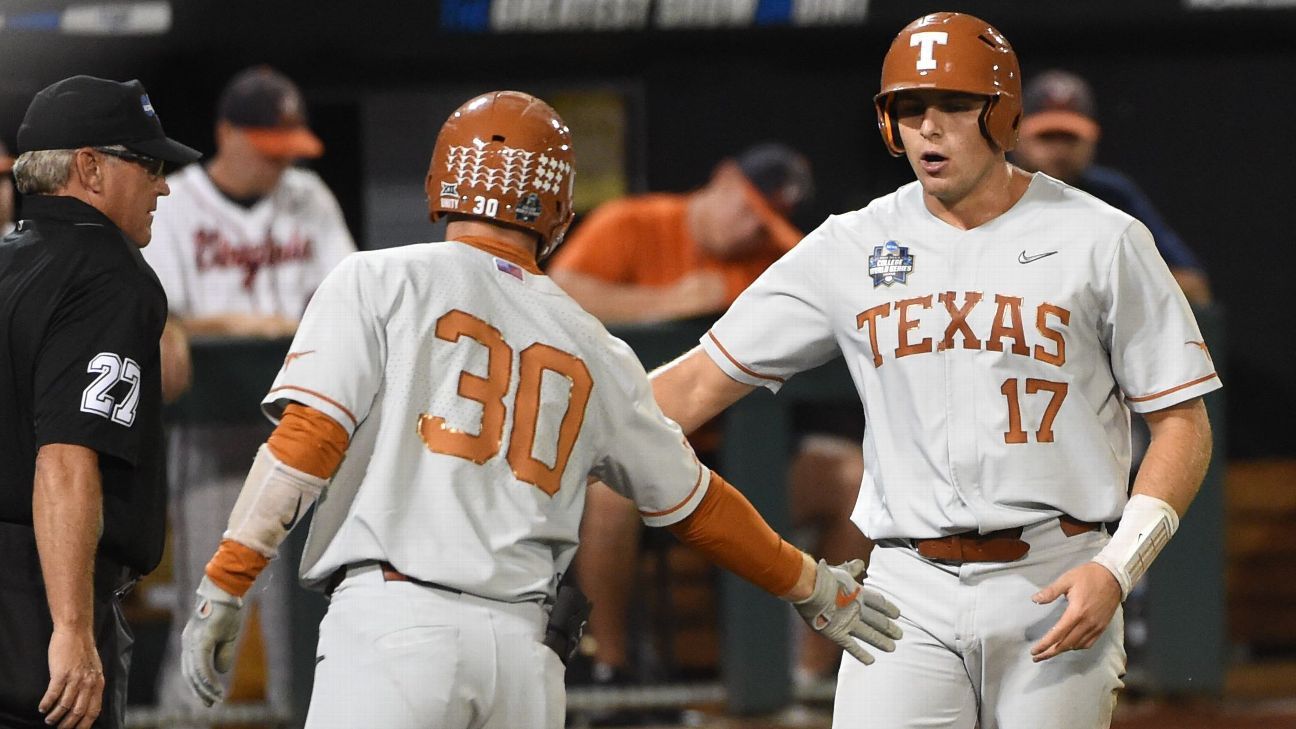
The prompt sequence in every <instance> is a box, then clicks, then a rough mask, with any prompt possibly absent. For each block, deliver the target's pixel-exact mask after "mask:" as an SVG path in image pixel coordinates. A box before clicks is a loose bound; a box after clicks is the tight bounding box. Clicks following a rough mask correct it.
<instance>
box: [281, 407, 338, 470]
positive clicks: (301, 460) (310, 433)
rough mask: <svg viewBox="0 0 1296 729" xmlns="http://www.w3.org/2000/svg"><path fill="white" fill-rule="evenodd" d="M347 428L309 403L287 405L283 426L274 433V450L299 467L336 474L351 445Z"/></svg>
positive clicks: (283, 458) (294, 466)
mask: <svg viewBox="0 0 1296 729" xmlns="http://www.w3.org/2000/svg"><path fill="white" fill-rule="evenodd" d="M348 440H349V439H348V438H347V434H346V430H344V429H343V428H342V426H341V425H339V424H338V422H337V421H336V420H334V419H333V418H330V417H329V416H328V415H325V414H324V413H322V412H320V411H318V410H316V409H315V408H312V407H308V406H306V405H299V404H297V403H292V404H291V405H289V406H288V407H286V408H284V414H283V417H282V418H280V420H279V426H278V427H276V428H275V429H274V432H273V433H271V434H270V440H268V441H266V446H268V447H269V448H270V452H271V453H273V454H274V457H275V458H278V459H279V460H280V462H282V463H285V464H287V465H289V466H292V467H293V468H295V469H297V470H298V471H304V472H306V473H309V474H310V475H312V476H315V477H317V478H332V477H333V474H334V473H335V472H336V471H337V468H338V466H340V465H341V464H342V458H343V457H344V456H345V455H346V448H347V441H348Z"/></svg>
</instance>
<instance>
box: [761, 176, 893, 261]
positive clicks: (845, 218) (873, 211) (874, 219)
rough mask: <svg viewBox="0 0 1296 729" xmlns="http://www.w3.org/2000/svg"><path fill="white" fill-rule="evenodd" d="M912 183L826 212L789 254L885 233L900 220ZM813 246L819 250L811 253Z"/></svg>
mask: <svg viewBox="0 0 1296 729" xmlns="http://www.w3.org/2000/svg"><path fill="white" fill-rule="evenodd" d="M916 184H917V183H911V184H910V185H905V186H904V187H901V188H900V189H899V190H896V191H895V192H892V193H890V194H887V195H883V196H881V197H878V198H874V199H873V200H872V201H870V202H869V203H868V204H867V205H865V206H864V207H862V208H857V209H855V210H849V211H846V212H842V213H835V214H833V215H829V216H828V217H827V218H826V219H825V220H824V222H822V223H820V224H819V227H817V228H815V229H814V230H813V231H811V232H810V234H809V235H807V236H806V237H805V239H804V240H802V241H801V242H800V243H798V244H797V246H796V247H795V248H793V249H792V251H791V252H790V254H789V255H791V253H797V255H798V256H801V257H805V256H815V255H822V251H823V249H824V248H832V247H842V246H845V247H851V246H855V245H857V244H858V241H859V240H862V239H868V240H872V239H873V238H875V237H877V236H878V235H885V234H886V231H887V230H889V229H891V228H893V227H894V226H895V225H896V224H897V222H898V221H902V220H903V219H904V214H905V213H904V208H905V204H906V201H905V199H904V197H905V195H906V194H907V193H908V192H909V190H908V188H910V187H912V186H913V185H916ZM816 249H818V250H819V251H820V253H815V252H814V251H815V250H816ZM788 257H789V256H784V258H788Z"/></svg>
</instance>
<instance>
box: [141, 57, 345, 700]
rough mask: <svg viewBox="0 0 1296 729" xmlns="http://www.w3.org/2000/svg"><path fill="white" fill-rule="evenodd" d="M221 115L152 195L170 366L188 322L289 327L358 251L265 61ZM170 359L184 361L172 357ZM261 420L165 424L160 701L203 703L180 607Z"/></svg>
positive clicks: (275, 676) (281, 643)
mask: <svg viewBox="0 0 1296 729" xmlns="http://www.w3.org/2000/svg"><path fill="white" fill-rule="evenodd" d="M218 116H219V120H218V121H217V124H216V147H217V150H216V154H215V155H214V156H213V157H212V158H211V160H210V161H208V162H207V163H206V164H203V165H189V166H188V167H185V168H184V169H182V170H180V171H179V172H177V173H176V174H173V175H171V176H170V177H169V178H168V180H167V182H168V184H170V186H171V196H170V197H169V198H166V199H165V201H164V202H162V203H160V204H159V205H158V209H157V216H156V219H155V221H154V236H153V245H151V246H149V248H148V249H147V251H146V253H145V258H147V259H148V261H149V263H150V264H152V266H153V268H154V269H155V270H156V271H157V274H158V278H159V279H160V280H161V281H162V284H163V286H165V287H166V292H167V298H168V301H169V303H170V313H171V319H170V320H169V321H168V325H167V327H166V330H165V333H164V336H163V340H162V346H163V366H164V368H169V369H164V375H166V374H167V373H169V372H172V371H175V370H183V369H184V368H185V367H187V357H188V344H187V339H186V335H198V336H209V337H248V336H264V337H288V336H291V335H292V333H293V331H295V329H296V327H297V322H298V320H299V319H300V318H301V315H302V312H303V311H304V310H305V308H306V301H307V299H309V298H310V295H311V293H312V292H313V291H314V290H315V288H316V287H317V286H319V284H320V282H321V281H323V280H324V276H325V275H326V274H327V273H328V272H329V271H330V270H332V269H333V267H334V266H336V265H337V264H338V263H339V262H340V261H341V260H342V259H343V258H345V257H346V255H347V254H349V253H352V252H354V251H355V243H354V242H353V241H352V239H351V234H350V233H349V232H348V231H347V227H346V223H345V222H344V220H343V218H342V212H341V209H340V208H339V206H338V203H337V201H336V200H335V199H334V197H333V195H332V193H330V192H329V190H328V188H327V187H326V186H325V185H324V182H323V181H322V180H320V178H319V176H318V175H316V174H315V173H314V172H312V171H310V170H307V169H302V168H299V167H296V166H294V162H296V161H297V160H299V159H303V158H315V157H319V156H320V155H321V154H322V153H323V145H322V143H321V142H320V140H319V138H317V137H316V136H315V135H314V134H313V133H312V132H311V130H310V128H309V127H308V126H307V119H306V115H305V104H304V102H303V100H302V97H301V92H300V91H299V90H298V88H297V86H296V84H294V83H293V82H292V81H291V80H290V79H288V78H287V77H285V76H284V75H282V74H280V73H278V72H277V71H274V70H272V69H270V68H267V67H264V66H256V67H253V68H249V69H247V70H245V71H243V72H241V73H239V74H236V75H235V76H234V77H233V78H232V79H231V80H230V82H229V83H228V84H227V85H226V87H225V89H224V90H223V92H222V93H221V97H220V100H219V102H218ZM178 359H179V360H181V362H182V365H181V366H175V365H176V361H177V360H178ZM229 366H230V367H237V366H238V364H237V363H236V362H230V363H229ZM167 382H168V381H167V378H166V377H165V376H164V379H163V386H164V389H171V390H175V389H178V388H176V387H173V388H167ZM267 431H268V428H266V427H265V425H264V424H263V423H253V424H250V425H249V424H226V423H185V424H181V425H179V426H177V427H174V428H172V429H171V432H170V436H171V438H170V463H169V476H170V482H171V487H172V494H171V497H172V504H173V507H172V510H171V511H172V513H171V526H172V529H171V534H172V539H173V544H174V553H175V571H174V574H175V580H174V582H175V586H176V592H177V603H176V605H175V607H174V614H175V615H176V616H177V619H176V620H173V621H172V631H171V634H170V636H169V639H168V644H167V651H166V654H165V656H164V659H163V662H164V665H163V669H162V671H161V672H160V673H159V690H158V693H159V703H160V705H161V706H163V707H165V708H168V709H181V708H188V709H198V708H200V705H199V704H197V703H196V702H195V701H193V697H192V696H191V694H190V692H189V691H188V689H187V688H186V687H185V685H184V683H183V682H182V681H180V680H179V677H180V672H179V665H180V629H181V627H182V626H183V624H184V620H183V617H181V616H187V615H188V613H189V608H190V602H189V595H190V594H192V592H193V590H194V588H196V587H197V586H198V581H199V580H200V579H201V578H202V571H203V566H204V565H205V564H206V562H207V559H208V558H209V557H210V556H211V551H212V550H213V549H214V548H215V547H216V545H217V544H218V543H219V542H220V538H221V533H222V532H223V530H224V527H225V516H226V515H227V514H228V513H229V510H230V509H231V508H232V507H233V505H234V501H235V499H237V498H238V493H239V489H240V488H241V486H242V484H243V476H244V475H245V472H244V471H243V469H244V468H246V463H245V462H244V460H243V458H244V455H245V454H246V453H248V452H251V451H253V450H255V449H256V447H257V445H258V444H259V443H261V442H262V441H264V440H265V437H266V433H267ZM274 572H275V574H272V575H269V576H268V579H265V580H262V583H261V587H260V589H259V590H258V591H257V594H256V595H254V597H256V598H257V599H258V600H259V602H260V607H261V613H260V616H261V627H262V636H263V638H264V644H265V655H266V663H267V671H266V676H267V683H268V686H267V695H268V696H269V698H270V701H271V702H272V703H273V704H275V706H276V708H284V709H286V702H287V698H288V696H289V694H290V687H291V685H292V680H291V678H292V677H291V674H290V671H291V667H292V661H291V656H290V654H289V648H290V645H291V642H290V640H289V638H290V633H291V625H290V623H289V616H288V607H287V606H288V599H287V595H288V589H289V585H290V584H291V579H290V576H289V574H288V573H287V572H286V571H285V572H283V574H278V573H279V570H278V569H276V570H275V571H274ZM262 597H264V598H265V599H261V598H262Z"/></svg>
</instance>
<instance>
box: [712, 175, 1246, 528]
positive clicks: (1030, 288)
mask: <svg viewBox="0 0 1296 729" xmlns="http://www.w3.org/2000/svg"><path fill="white" fill-rule="evenodd" d="M702 343H703V346H704V347H705V349H706V351H707V353H708V354H709V355H710V356H711V358H712V359H713V360H714V361H715V362H716V364H717V365H718V366H719V367H721V369H723V370H724V371H725V372H726V373H728V374H729V376H731V377H733V378H734V379H736V380H739V381H741V382H745V383H748V384H751V385H762V386H765V387H768V388H769V389H771V390H774V391H777V390H778V389H779V387H780V386H781V385H782V384H783V383H784V382H785V381H786V380H787V379H788V378H789V377H791V376H793V375H794V374H796V373H797V372H800V371H802V370H806V369H809V368H812V367H815V366H818V365H820V364H822V363H824V362H826V361H828V360H829V359H831V358H833V357H834V356H835V355H837V354H838V352H839V351H840V352H841V353H843V354H844V355H845V360H846V365H847V367H848V368H849V370H850V373H851V377H852V378H853V379H854V382H855V386H856V389H857V390H858V392H859V396H860V400H861V401H862V403H863V405H864V412H865V417H866V420H867V423H868V427H867V429H866V432H865V435H864V444H863V445H864V459H865V475H864V481H863V484H862V486H861V489H860V494H859V500H858V501H857V503H856V506H855V511H854V513H853V516H852V519H853V521H854V522H855V523H856V524H857V525H858V526H859V527H860V529H862V530H863V531H864V533H865V534H868V535H869V536H870V537H872V538H873V539H884V538H890V537H900V538H928V537H937V536H942V535H945V534H950V533H955V532H961V531H968V530H979V531H981V532H983V533H984V532H989V531H993V530H997V529H1006V528H1011V527H1018V526H1024V525H1028V524H1032V523H1036V522H1038V521H1040V520H1041V519H1045V518H1048V517H1050V516H1056V515H1058V514H1059V513H1065V514H1068V515H1070V516H1072V517H1075V518H1077V519H1081V520H1085V521H1112V520H1114V519H1116V518H1118V517H1119V516H1120V514H1121V510H1122V509H1123V508H1124V504H1125V500H1126V488H1127V484H1128V478H1129V468H1130V423H1129V418H1130V415H1129V412H1130V411H1131V410H1133V411H1135V412H1140V413H1142V412H1150V411H1154V410H1159V409H1162V408H1165V407H1168V406H1171V405H1174V404H1176V403H1179V402H1182V401H1185V400H1187V399H1189V398H1193V397H1197V396H1199V395H1203V394H1205V393H1207V392H1210V391H1211V390H1214V389H1216V388H1218V387H1220V381H1219V378H1218V377H1217V375H1216V373H1215V369H1214V366H1213V365H1212V363H1211V359H1210V355H1209V354H1208V352H1207V350H1206V345H1205V344H1204V343H1203V342H1202V337H1201V334H1200V332H1199V331H1198V328H1197V323H1196V320H1195V319H1194V318H1193V315H1192V312H1191V310H1190V309H1189V307H1188V304H1187V302H1186V300H1185V299H1184V297H1183V294H1182V293H1181V292H1180V290H1179V287H1178V286H1177V285H1176V284H1175V281H1174V279H1173V278H1172V277H1171V275H1170V272H1169V269H1168V268H1167V267H1166V264H1165V262H1164V261H1163V260H1162V259H1161V257H1160V255H1159V254H1158V253H1157V250H1156V246H1155V245H1154V244H1153V241H1152V237H1151V234H1150V233H1148V230H1147V228H1146V227H1144V226H1143V225H1142V224H1141V223H1139V222H1138V221H1137V220H1135V219H1134V218H1132V217H1130V216H1129V215H1126V214H1125V213H1122V212H1120V211H1118V210H1116V209H1115V208H1113V207H1111V206H1109V205H1107V204H1105V203H1103V202H1101V201H1099V200H1098V199H1096V198H1094V197H1091V196H1090V195H1087V194H1085V193H1083V192H1080V191H1079V190H1076V189H1075V188H1073V187H1070V186H1068V185H1066V184H1063V183H1061V182H1059V181H1057V180H1054V179H1052V178H1050V177H1048V176H1046V175H1043V174H1036V175H1035V176H1034V179H1033V180H1032V181H1031V183H1030V186H1029V187H1028V189H1027V191H1026V193H1025V195H1024V196H1023V197H1022V198H1021V200H1019V201H1018V202H1017V204H1016V205H1015V206H1013V207H1012V208H1011V209H1010V210H1008V211H1007V212H1005V213H1004V214H1002V215H1000V216H999V217H997V218H995V219H994V220H992V221H990V222H988V223H986V224H984V225H982V226H979V227H977V228H974V229H972V230H966V231H965V230H960V229H957V228H954V227H953V226H950V225H948V224H946V223H945V222H943V221H941V220H940V219H938V218H936V217H935V216H934V215H932V213H931V212H930V211H928V210H927V208H926V206H925V205H924V204H923V199H922V188H921V187H920V186H919V184H918V183H917V182H914V183H910V184H908V185H906V186H904V187H901V188H900V189H899V190H897V191H896V192H895V193H892V194H890V195H887V196H885V197H881V198H878V199H877V200H874V201H873V202H872V203H871V204H870V205H869V206H868V207H866V208H864V209H862V210H858V211H855V212H852V213H848V214H845V215H839V216H833V217H831V218H830V219H829V220H827V221H826V222H825V223H824V224H823V225H822V226H820V227H819V229H817V230H815V231H814V232H813V233H811V234H810V235H809V236H807V237H806V239H805V240H804V241H802V242H801V243H800V244H799V245H797V247H796V248H794V249H793V250H792V251H791V252H790V253H788V254H786V255H785V256H783V258H782V259H780V260H779V261H778V262H777V263H776V264H774V265H773V266H772V267H771V268H770V269H768V270H767V271H766V273H765V274H764V275H763V276H761V278H760V279H758V280H757V281H756V282H755V283H754V284H753V285H752V286H751V287H750V288H749V289H747V291H746V292H745V293H744V294H743V295H742V296H741V297H739V299H738V300H737V301H736V302H735V303H734V304H733V306H732V307H731V308H730V309H729V311H728V313H726V314H725V315H724V316H723V317H722V318H721V319H720V320H719V321H718V322H717V323H716V324H715V326H714V327H713V328H712V330H711V331H710V332H709V333H708V334H707V335H706V336H704V337H703V339H702Z"/></svg>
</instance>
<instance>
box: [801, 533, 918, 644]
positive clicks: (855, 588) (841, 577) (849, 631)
mask: <svg viewBox="0 0 1296 729" xmlns="http://www.w3.org/2000/svg"><path fill="white" fill-rule="evenodd" d="M864 572H865V564H864V560H862V559H853V560H851V561H849V562H846V563H845V564H841V565H837V566H836V567H830V566H828V563H827V562H825V561H824V560H822V559H821V560H819V564H818V565H817V566H816V568H815V585H814V592H812V593H811V594H810V597H808V598H806V599H805V600H802V601H801V602H794V603H792V605H793V606H794V607H796V609H797V612H798V613H800V614H801V618H802V619H803V620H805V621H806V623H807V624H808V625H809V626H810V627H811V628H813V629H814V630H815V631H816V632H818V633H819V634H820V635H822V636H823V637H825V638H827V639H828V640H831V641H832V642H834V643H836V644H837V645H839V646H841V647H842V648H843V649H845V651H846V652H847V653H849V654H851V655H852V656H854V657H855V659H856V660H858V661H859V662H860V663H863V664H864V665H866V666H867V665H869V664H870V663H872V662H873V656H872V655H871V654H870V653H869V652H868V651H866V650H864V649H863V648H862V647H860V644H859V643H857V642H856V639H857V638H858V639H859V640H862V641H864V642H865V643H868V644H869V645H871V646H873V647H875V648H879V649H881V650H884V651H886V652H887V653H890V652H891V651H894V650H895V641H896V640H899V639H900V636H901V635H903V633H902V632H901V630H900V626H898V625H896V624H895V619H896V618H898V617H900V609H899V608H897V607H896V606H895V605H892V604H891V603H890V602H887V600H886V598H884V597H882V596H881V595H879V594H878V593H876V592H874V591H872V590H868V589H865V588H864V586H863V585H861V584H860V583H859V580H860V579H861V578H862V577H863V576H864Z"/></svg>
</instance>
